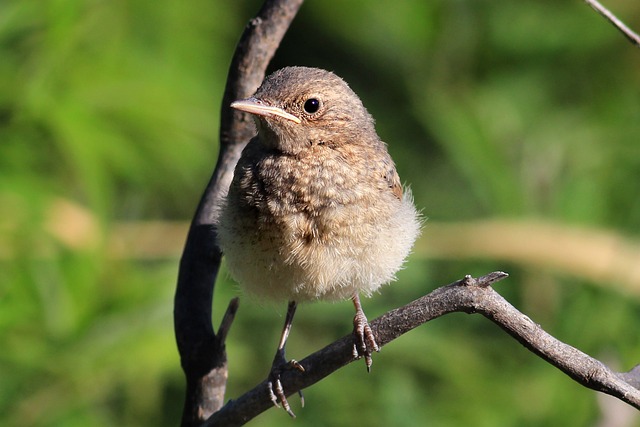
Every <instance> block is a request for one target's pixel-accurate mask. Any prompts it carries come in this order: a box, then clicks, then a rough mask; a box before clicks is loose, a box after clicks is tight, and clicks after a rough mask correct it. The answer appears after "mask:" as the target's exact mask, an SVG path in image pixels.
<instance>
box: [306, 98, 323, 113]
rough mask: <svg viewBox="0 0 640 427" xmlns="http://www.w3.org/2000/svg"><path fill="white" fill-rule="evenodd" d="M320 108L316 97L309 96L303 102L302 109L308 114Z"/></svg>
mask: <svg viewBox="0 0 640 427" xmlns="http://www.w3.org/2000/svg"><path fill="white" fill-rule="evenodd" d="M319 109H320V101H319V100H318V99H316V98H309V99H307V101H306V102H305V103H304V111H306V112H307V113H309V114H313V113H315V112H317V111H318V110H319Z"/></svg>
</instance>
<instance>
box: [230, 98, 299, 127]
mask: <svg viewBox="0 0 640 427" xmlns="http://www.w3.org/2000/svg"><path fill="white" fill-rule="evenodd" d="M231 108H235V109H236V110H240V111H245V112H247V113H251V114H255V115H257V116H264V117H274V116H277V117H282V118H283V119H287V120H291V121H292V122H294V123H298V124H300V123H301V120H300V119H299V118H297V117H296V116H294V115H293V114H289V113H287V112H286V111H284V110H283V109H282V108H278V107H272V106H270V105H266V104H265V103H264V102H262V101H260V100H259V99H256V98H247V99H242V100H240V101H234V102H232V103H231Z"/></svg>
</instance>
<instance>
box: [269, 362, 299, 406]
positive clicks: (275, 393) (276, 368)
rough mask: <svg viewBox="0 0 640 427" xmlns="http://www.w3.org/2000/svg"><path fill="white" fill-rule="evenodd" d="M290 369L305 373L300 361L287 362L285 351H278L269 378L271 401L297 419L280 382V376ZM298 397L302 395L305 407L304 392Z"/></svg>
mask: <svg viewBox="0 0 640 427" xmlns="http://www.w3.org/2000/svg"><path fill="white" fill-rule="evenodd" d="M288 369H296V370H298V371H300V372H304V367H303V366H302V365H301V364H300V363H298V361H296V360H294V359H291V360H289V361H287V360H286V358H285V356H284V350H278V352H277V353H276V357H275V358H274V359H273V364H272V365H271V372H269V378H268V380H269V381H268V383H267V384H268V387H269V397H271V401H272V402H273V404H274V405H275V406H277V407H278V408H279V407H280V406H282V408H283V409H284V410H285V411H287V414H289V415H290V416H291V417H292V418H295V417H296V414H294V413H293V411H292V410H291V406H290V405H289V402H288V401H287V395H286V394H285V392H284V389H283V388H282V382H281V381H280V375H281V374H282V373H283V372H284V371H286V370H288ZM298 395H300V401H301V403H302V406H304V396H303V395H302V391H298Z"/></svg>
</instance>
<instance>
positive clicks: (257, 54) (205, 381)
mask: <svg viewBox="0 0 640 427" xmlns="http://www.w3.org/2000/svg"><path fill="white" fill-rule="evenodd" d="M301 4H302V0H267V1H265V3H264V5H263V7H262V9H261V10H260V12H258V15H257V16H256V18H254V19H253V20H251V22H250V23H249V24H248V25H247V27H246V29H245V31H244V33H243V35H242V38H241V39H240V42H239V43H238V47H237V48H236V53H235V56H234V57H233V60H232V63H231V66H230V68H229V75H228V79H227V86H226V89H225V93H224V98H223V101H222V111H221V121H220V123H221V126H220V153H219V156H218V162H217V164H216V167H215V170H214V172H213V176H212V177H211V180H210V181H209V184H208V185H207V187H206V189H205V191H204V194H203V196H202V198H201V200H200V203H199V205H198V208H197V210H196V213H195V215H194V217H193V221H192V223H191V227H190V229H189V234H188V236H187V241H186V244H185V248H184V252H183V254H182V258H181V260H180V271H179V274H178V285H177V288H176V295H175V299H174V327H175V333H176V341H177V344H178V351H179V352H180V361H181V364H182V369H183V370H184V372H185V376H186V380H187V388H186V397H185V405H184V410H183V414H182V425H183V426H187V425H196V424H199V423H201V422H202V421H203V420H205V419H206V418H207V417H209V416H210V415H211V414H212V413H213V412H215V411H216V410H218V409H219V408H220V407H221V406H222V403H223V401H224V393H225V389H226V383H227V360H226V359H227V358H226V352H225V349H224V338H225V336H226V332H227V331H228V330H229V328H230V326H231V321H232V320H233V313H235V309H236V308H237V301H236V302H235V303H232V305H230V309H229V310H228V311H227V313H228V314H229V315H228V316H225V320H223V325H221V327H220V331H219V336H216V334H215V333H214V331H213V326H212V324H211V307H212V303H213V288H214V284H215V279H216V276H217V274H218V269H219V267H220V260H221V257H222V254H221V252H220V249H219V248H218V246H217V244H216V223H217V218H218V210H217V208H218V206H219V204H220V200H221V199H222V197H224V194H225V193H226V191H227V189H228V188H229V183H230V182H231V178H232V176H233V168H234V167H235V164H236V163H237V161H238V158H239V157H240V153H241V152H242V149H243V148H244V146H245V144H246V143H247V141H249V139H250V138H251V137H252V136H253V132H254V128H253V124H252V123H251V122H250V121H249V120H248V119H247V118H246V117H243V116H242V115H241V114H239V113H234V112H231V109H230V108H229V104H231V102H232V101H234V100H236V99H239V98H245V97H247V96H249V95H251V94H252V93H253V92H254V91H255V89H256V88H257V87H258V86H259V84H260V83H261V82H262V80H263V79H264V75H265V72H266V69H267V65H268V64H269V61H270V60H271V58H272V57H273V54H274V53H275V51H276V49H277V47H278V45H279V44H280V41H281V40H282V37H284V34H285V32H286V31H287V29H288V28H289V25H290V24H291V21H292V20H293V18H294V16H295V15H296V13H297V11H298V9H299V8H300V6H301Z"/></svg>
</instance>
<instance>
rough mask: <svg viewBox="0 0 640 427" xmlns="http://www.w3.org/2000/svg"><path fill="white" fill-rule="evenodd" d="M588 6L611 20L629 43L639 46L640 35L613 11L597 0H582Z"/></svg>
mask: <svg viewBox="0 0 640 427" xmlns="http://www.w3.org/2000/svg"><path fill="white" fill-rule="evenodd" d="M584 1H585V3H587V4H588V5H589V6H591V7H592V8H593V9H594V10H595V11H596V12H598V13H599V14H600V15H602V16H603V17H604V18H605V19H606V20H607V21H609V22H611V23H612V24H613V26H614V27H616V28H617V29H618V31H620V32H621V33H622V34H624V36H625V37H626V38H627V39H629V41H630V42H631V43H633V44H634V45H636V47H640V36H638V34H636V33H635V32H633V31H632V30H631V29H630V28H629V27H627V26H626V25H625V24H624V23H623V22H622V21H620V20H619V19H618V18H617V17H616V16H615V15H614V14H613V13H611V12H610V11H609V9H607V8H606V7H604V6H603V5H601V4H600V3H599V2H598V0H584Z"/></svg>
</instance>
